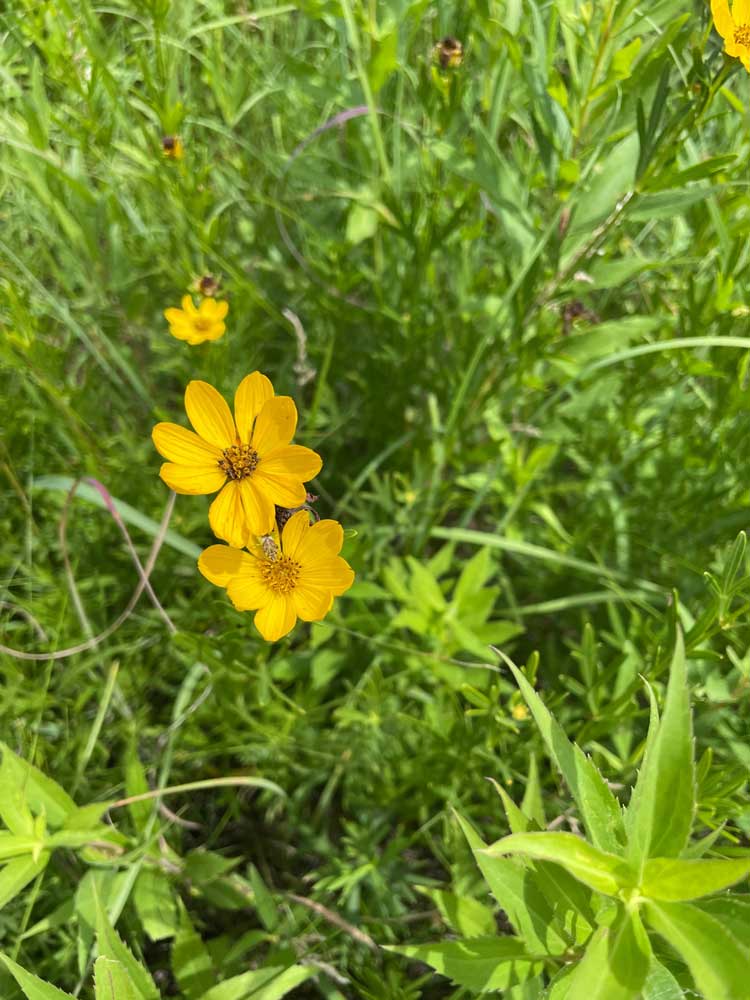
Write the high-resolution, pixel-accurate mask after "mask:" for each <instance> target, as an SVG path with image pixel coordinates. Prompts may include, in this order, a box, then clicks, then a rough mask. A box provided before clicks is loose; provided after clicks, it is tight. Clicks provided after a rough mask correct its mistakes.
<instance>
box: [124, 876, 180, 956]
mask: <svg viewBox="0 0 750 1000" xmlns="http://www.w3.org/2000/svg"><path fill="white" fill-rule="evenodd" d="M133 902H134V904H135V909H136V913H137V914H138V919H139V920H140V922H141V924H142V925H143V929H144V931H145V932H146V934H148V936H149V937H150V938H151V940H152V941H163V940H164V939H165V938H171V937H174V935H175V931H176V930H177V907H176V904H175V897H174V891H173V889H172V884H171V882H170V881H169V879H168V877H167V876H166V875H165V874H164V872H163V871H161V870H160V869H158V868H141V870H140V872H139V873H138V877H137V878H136V880H135V885H134V886H133Z"/></svg>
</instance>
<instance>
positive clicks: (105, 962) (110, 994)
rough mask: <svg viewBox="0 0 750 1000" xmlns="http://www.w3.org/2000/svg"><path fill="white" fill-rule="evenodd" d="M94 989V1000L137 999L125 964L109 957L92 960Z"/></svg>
mask: <svg viewBox="0 0 750 1000" xmlns="http://www.w3.org/2000/svg"><path fill="white" fill-rule="evenodd" d="M94 989H95V991H96V1000H139V993H138V991H137V990H136V988H135V986H134V985H133V980H132V979H131V978H130V976H129V975H128V974H127V972H126V970H125V966H124V965H123V964H122V962H116V961H114V959H111V958H97V960H96V962H94Z"/></svg>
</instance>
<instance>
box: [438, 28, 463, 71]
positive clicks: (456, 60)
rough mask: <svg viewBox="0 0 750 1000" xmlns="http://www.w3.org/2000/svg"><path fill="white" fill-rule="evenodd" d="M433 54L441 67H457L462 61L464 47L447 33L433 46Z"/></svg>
mask: <svg viewBox="0 0 750 1000" xmlns="http://www.w3.org/2000/svg"><path fill="white" fill-rule="evenodd" d="M433 52H434V56H435V59H436V60H437V62H439V63H440V66H441V68H442V69H457V67H459V66H460V65H461V63H462V62H463V61H464V47H463V45H462V44H461V42H459V40H458V39H457V38H451V37H450V35H448V36H447V37H446V38H442V39H441V40H440V41H439V42H438V43H437V45H436V46H435V48H434V50H433Z"/></svg>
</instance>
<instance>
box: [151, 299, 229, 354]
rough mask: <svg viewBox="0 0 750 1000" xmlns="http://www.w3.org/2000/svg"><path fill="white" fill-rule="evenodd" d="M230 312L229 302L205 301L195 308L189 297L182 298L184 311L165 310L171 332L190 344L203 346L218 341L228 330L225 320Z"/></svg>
mask: <svg viewBox="0 0 750 1000" xmlns="http://www.w3.org/2000/svg"><path fill="white" fill-rule="evenodd" d="M228 312H229V303H228V302H217V301H216V300H215V299H203V301H202V302H201V304H200V305H199V306H198V308H197V309H196V308H195V305H194V304H193V300H192V298H191V297H190V296H189V295H185V296H183V298H182V309H165V310H164V316H165V317H166V319H167V321H168V322H169V332H170V333H171V334H172V336H173V337H177V339H178V340H186V341H187V342H188V344H202V343H203V341H204V340H218V339H219V337H221V336H222V335H223V333H224V331H225V330H226V328H227V327H226V324H225V323H224V318H225V316H226V314H227V313H228Z"/></svg>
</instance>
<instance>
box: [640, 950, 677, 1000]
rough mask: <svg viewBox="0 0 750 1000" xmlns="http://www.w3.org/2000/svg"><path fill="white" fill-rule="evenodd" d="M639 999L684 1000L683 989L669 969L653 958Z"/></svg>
mask: <svg viewBox="0 0 750 1000" xmlns="http://www.w3.org/2000/svg"><path fill="white" fill-rule="evenodd" d="M641 1000H685V991H684V990H683V988H682V987H681V986H680V984H679V983H678V982H677V980H676V979H675V977H674V976H673V975H672V973H671V972H670V971H669V969H665V968H664V966H663V965H662V964H661V962H657V961H656V959H654V960H653V962H652V963H651V971H650V972H649V974H648V978H647V979H646V982H645V983H644V984H643V991H642V993H641Z"/></svg>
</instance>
